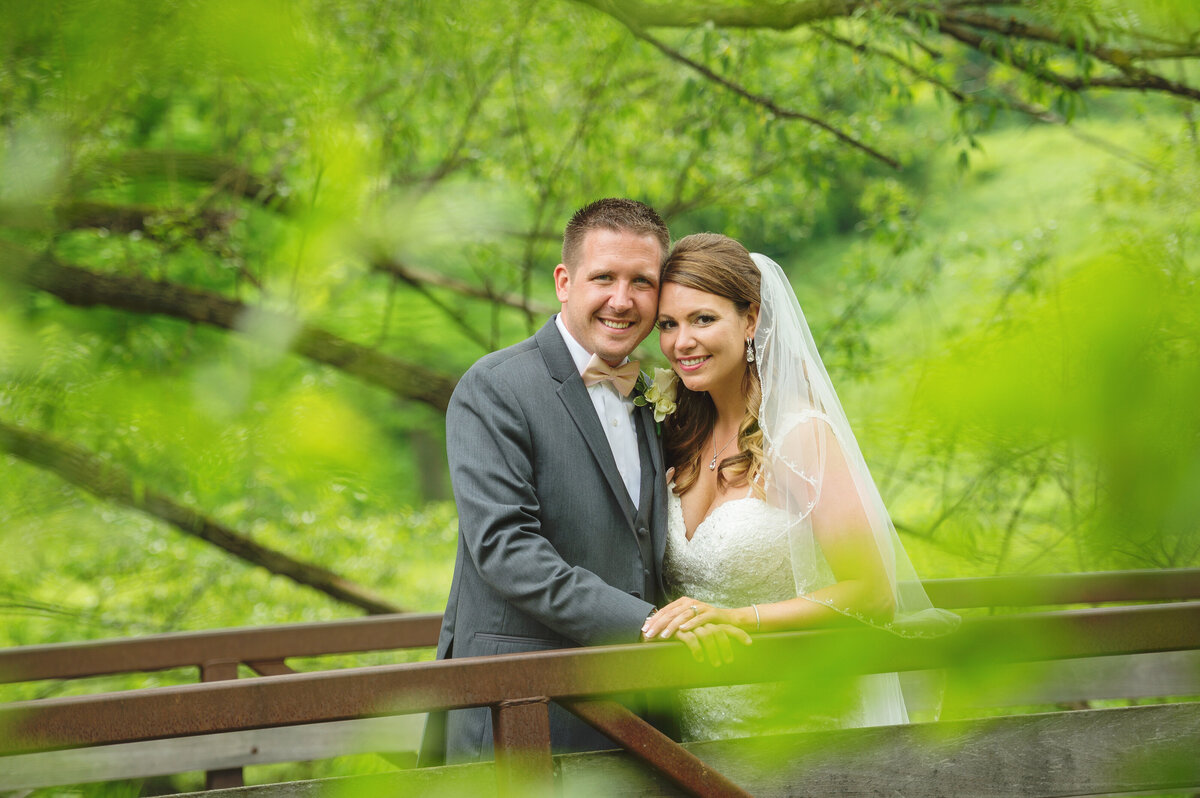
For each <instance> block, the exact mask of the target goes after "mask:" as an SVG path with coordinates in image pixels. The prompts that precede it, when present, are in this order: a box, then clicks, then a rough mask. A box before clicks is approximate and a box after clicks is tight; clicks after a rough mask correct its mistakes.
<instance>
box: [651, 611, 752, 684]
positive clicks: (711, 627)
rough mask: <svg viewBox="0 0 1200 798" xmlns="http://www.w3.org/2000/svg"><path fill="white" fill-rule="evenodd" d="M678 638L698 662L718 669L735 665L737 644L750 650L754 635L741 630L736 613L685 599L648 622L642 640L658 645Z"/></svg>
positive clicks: (660, 612)
mask: <svg viewBox="0 0 1200 798" xmlns="http://www.w3.org/2000/svg"><path fill="white" fill-rule="evenodd" d="M671 638H674V639H676V640H678V641H680V642H681V643H683V644H684V645H686V646H687V647H688V649H689V650H690V651H691V652H692V656H693V657H695V658H696V661H697V662H703V661H704V660H705V659H707V660H708V661H709V663H710V664H712V665H713V666H714V667H715V666H719V665H723V664H726V663H730V662H733V641H737V642H738V643H741V644H742V645H745V646H748V645H750V644H751V643H752V640H751V638H750V635H749V634H748V633H747V632H746V631H745V630H744V629H742V628H741V627H740V626H738V625H737V624H736V622H735V619H734V618H733V617H732V611H731V610H726V609H722V608H720V607H714V606H712V605H710V604H705V603H704V602H702V601H696V600H695V599H691V598H688V597H687V596H684V597H682V598H678V599H676V600H675V601H672V602H671V603H670V604H668V605H667V606H665V607H663V608H662V609H661V610H659V611H658V612H657V613H655V614H654V615H653V616H651V617H650V618H648V619H647V620H646V625H645V626H643V627H642V639H643V640H645V641H647V642H658V641H664V640H670V639H671Z"/></svg>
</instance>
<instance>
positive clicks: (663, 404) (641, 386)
mask: <svg viewBox="0 0 1200 798" xmlns="http://www.w3.org/2000/svg"><path fill="white" fill-rule="evenodd" d="M635 387H636V388H637V391H638V395H637V396H635V397H634V398H633V403H634V404H635V405H637V406H638V407H641V406H643V405H652V406H653V407H654V420H655V421H656V422H658V423H660V424H661V423H662V420H663V419H664V418H666V417H667V416H669V415H671V414H672V413H674V412H675V396H676V392H677V390H678V389H679V378H678V377H676V376H675V372H674V371H671V369H659V368H656V369H655V370H654V378H653V379H652V380H650V382H646V375H644V374H642V375H639V376H638V381H637V385H636V386H635Z"/></svg>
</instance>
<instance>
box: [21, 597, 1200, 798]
mask: <svg viewBox="0 0 1200 798" xmlns="http://www.w3.org/2000/svg"><path fill="white" fill-rule="evenodd" d="M1117 600H1125V599H1124V597H1122V598H1121V599H1117ZM1197 648H1200V602H1187V603H1178V604H1161V605H1151V606H1140V605H1139V606H1124V607H1111V608H1102V609H1084V610H1066V611H1058V612H1041V613H1026V614H1017V615H1001V616H990V617H979V618H970V619H967V620H966V621H965V622H964V624H963V627H962V628H961V629H960V630H959V631H958V632H956V633H954V634H952V635H949V636H946V637H942V638H936V639H930V640H912V639H903V638H898V637H895V636H893V635H890V634H887V633H885V632H880V631H878V630H874V629H868V628H851V629H839V630H825V631H814V632H796V633H788V634H780V635H762V636H760V637H758V638H756V639H755V643H754V645H753V646H752V647H751V649H749V650H748V651H747V652H745V653H744V655H743V656H740V657H739V658H738V660H737V661H736V662H735V663H733V664H732V665H729V666H725V667H723V668H717V669H714V668H710V667H707V666H698V665H696V664H695V663H694V662H693V661H692V660H691V658H690V655H688V653H687V652H686V651H685V650H683V649H682V647H680V646H662V645H633V646H612V647H599V648H588V649H570V650H562V651H548V652H538V653H533V654H520V655H505V656H499V657H487V658H467V659H459V660H451V661H444V662H420V663H411V664H405V665H389V666H375V667H365V668H350V669H344V670H339V671H327V672H319V673H304V674H289V675H281V676H276V677H272V678H269V679H250V680H241V681H229V682H222V683H209V684H199V685H184V686H179V687H162V688H152V689H146V690H130V691H126V692H122V693H117V694H108V695H96V696H81V697H67V698H53V699H46V700H41V701H29V702H19V703H14V704H9V705H7V706H0V728H4V729H6V730H8V732H9V738H8V739H7V740H6V741H4V744H3V746H2V748H3V753H6V754H16V753H22V752H31V751H39V750H50V749H55V748H61V747H72V746H86V745H98V744H107V743H118V742H133V741H138V740H151V739H161V738H168V737H181V736H189V735H197V734H206V733H212V732H219V731H232V730H239V729H255V728H264V727H271V726H282V725H291V724H302V723H314V722H324V721H334V720H342V719H348V718H357V717H365V716H372V715H381V714H392V713H415V712H424V711H428V710H439V709H451V708H464V707H474V706H490V707H492V709H493V713H494V717H495V718H496V721H495V725H494V737H495V743H496V750H497V774H498V776H499V778H500V780H501V784H502V785H508V786H509V787H510V788H512V789H516V786H517V785H519V786H520V789H526V788H528V787H530V785H531V784H532V785H534V786H535V787H537V788H539V789H546V790H549V786H550V783H551V781H552V779H553V770H552V765H551V759H550V749H549V736H548V721H547V714H546V713H547V706H548V702H549V701H551V700H554V701H557V702H559V703H562V704H563V705H564V706H566V707H567V708H568V709H571V710H572V711H575V712H576V713H577V714H579V715H580V716H581V717H583V718H584V720H586V721H587V722H589V723H591V724H593V725H594V726H596V727H597V728H598V729H600V730H601V731H602V732H604V733H605V734H607V735H608V736H610V737H611V738H612V739H613V740H614V741H615V742H616V743H618V744H619V745H620V746H622V747H623V748H625V749H626V750H627V751H629V752H630V753H631V754H633V755H634V756H637V757H640V758H642V759H643V760H644V761H647V762H648V763H650V764H651V765H653V766H654V767H656V768H658V769H660V770H661V771H662V772H663V773H664V774H666V775H667V776H668V777H669V778H671V779H672V780H673V781H675V782H676V783H677V784H679V785H680V786H681V787H683V788H684V789H686V790H688V791H689V792H691V793H693V794H703V795H730V794H741V793H740V791H739V790H738V788H737V786H736V785H733V784H731V783H727V784H722V783H720V782H714V781H713V780H712V779H713V778H714V774H713V773H712V772H711V769H708V768H707V767H706V766H705V765H704V764H703V763H702V762H700V761H699V760H697V759H695V757H694V756H692V755H691V754H690V753H688V752H687V751H686V750H685V749H683V748H682V747H680V746H678V745H676V744H674V743H672V742H671V741H669V740H667V739H666V738H664V737H662V736H661V735H659V734H658V732H656V731H655V730H653V729H652V728H651V727H649V726H648V725H647V724H645V723H644V722H643V721H641V720H640V719H639V718H637V717H636V716H634V715H632V714H631V713H629V712H628V711H627V710H624V709H623V708H622V707H620V706H619V705H616V704H612V703H610V702H608V701H607V700H606V698H605V696H608V695H611V694H617V693H623V692H629V691H638V690H653V689H668V688H679V687H704V686H715V685H723V684H742V683H755V682H763V681H779V680H780V679H781V678H783V677H786V678H790V679H792V678H794V679H797V680H800V681H804V680H812V681H813V683H822V680H823V679H824V678H826V677H828V676H829V670H828V669H829V667H830V663H836V668H837V670H838V671H839V672H847V671H848V670H852V671H853V672H854V673H877V672H890V671H906V670H917V669H928V668H942V667H949V666H961V665H964V664H969V663H973V662H981V661H982V662H986V663H988V664H989V665H993V664H1000V663H1007V662H1027V661H1039V660H1048V659H1061V658H1075V657H1099V656H1109V655H1118V654H1133V653H1139V652H1150V651H1174V650H1185V649H1197ZM780 662H787V663H788V672H787V673H786V674H783V673H781V671H780V668H779V665H778V663H780Z"/></svg>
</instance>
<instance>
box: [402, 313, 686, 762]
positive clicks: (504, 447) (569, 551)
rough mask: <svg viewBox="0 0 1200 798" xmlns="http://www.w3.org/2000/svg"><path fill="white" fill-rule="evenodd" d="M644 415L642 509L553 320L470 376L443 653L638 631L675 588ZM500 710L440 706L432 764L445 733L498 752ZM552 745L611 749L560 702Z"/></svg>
mask: <svg viewBox="0 0 1200 798" xmlns="http://www.w3.org/2000/svg"><path fill="white" fill-rule="evenodd" d="M633 419H634V422H635V423H636V424H640V425H641V427H642V429H641V430H640V436H641V441H640V446H641V453H642V462H643V472H644V473H643V480H642V486H643V490H642V497H641V507H640V511H639V508H636V507H634V506H633V503H632V502H631V501H630V499H629V493H628V491H627V490H626V489H625V486H624V483H623V482H622V481H621V476H620V474H619V472H618V471H617V466H616V462H615V461H614V460H613V455H612V450H611V449H610V448H609V444H608V440H607V438H606V437H605V434H604V430H603V429H602V427H601V425H600V420H599V418H598V417H597V415H596V411H595V408H594V407H593V405H592V401H591V398H590V397H589V396H588V393H587V389H586V388H585V387H584V385H583V380H582V379H581V378H580V376H579V372H578V371H577V370H576V367H575V363H574V361H573V360H572V359H571V354H570V352H569V351H568V350H567V346H566V343H564V342H563V340H562V336H561V334H560V333H559V331H558V329H557V327H556V326H555V324H554V320H553V319H551V320H550V321H549V322H547V323H546V325H545V326H543V327H542V329H541V330H539V331H538V332H537V333H536V334H535V335H534V336H533V337H532V338H529V339H527V340H525V341H522V342H521V343H519V344H516V345H514V346H511V347H509V348H507V349H504V350H501V351H499V352H494V353H492V354H490V355H487V356H486V357H484V358H482V359H481V360H479V361H478V362H477V363H476V364H475V365H474V366H472V367H471V369H470V370H469V371H468V372H467V373H466V374H465V375H464V376H463V378H462V380H460V381H459V383H458V387H457V388H456V389H455V391H454V396H453V397H452V398H451V400H450V407H449V410H448V411H447V414H446V438H447V450H448V454H449V462H450V475H451V481H452V482H453V485H454V498H455V501H456V503H457V505H458V517H459V533H458V534H459V538H458V554H457V558H456V561H455V565H454V580H453V583H452V585H451V588H450V598H449V601H448V602H447V605H446V613H445V616H444V618H443V620H442V629H441V635H440V637H439V640H438V651H437V656H438V659H443V658H447V657H472V656H483V655H490V654H505V653H512V652H530V651H537V650H543V649H553V648H566V647H571V646H577V645H594V644H605V643H633V642H636V641H637V640H638V636H639V634H640V630H641V625H642V622H643V621H644V620H645V618H646V616H647V614H648V613H649V612H650V611H651V609H652V608H653V606H654V602H656V601H659V600H660V599H661V598H662V596H663V595H664V593H665V591H664V590H663V585H662V577H661V573H660V565H661V563H662V555H663V548H664V546H665V543H666V535H665V525H666V483H665V480H664V476H663V458H662V451H661V447H660V444H659V441H658V438H657V436H656V435H655V430H654V419H653V416H652V414H651V413H650V412H649V408H647V407H641V408H637V410H635V411H634V415H633ZM647 465H649V473H645V472H646V471H647ZM490 715H491V713H490V710H489V709H487V708H486V707H485V708H480V709H474V710H459V711H454V712H451V713H449V718H446V717H445V715H444V714H442V715H438V714H435V715H431V717H430V721H429V723H428V725H427V727H426V739H425V741H424V742H423V744H422V752H421V763H422V764H438V763H439V760H440V757H439V756H438V748H439V747H441V745H442V744H445V746H446V748H445V752H446V753H445V756H446V761H449V762H456V761H470V760H474V759H478V758H481V757H487V756H490V754H491V750H492V740H491V737H492V735H491V717H490ZM442 723H445V729H444V730H443V729H442V728H439V727H440V725H441V724H442ZM551 742H552V745H553V746H554V748H555V749H556V750H559V751H566V750H589V749H595V748H607V747H611V743H608V742H607V741H606V740H605V738H603V737H601V736H600V735H598V734H597V733H596V732H594V731H593V730H592V729H591V728H590V727H587V726H586V725H584V724H583V723H581V722H579V721H578V720H576V719H575V718H574V716H571V715H570V714H569V713H568V712H566V710H563V709H561V708H560V707H557V706H556V705H551Z"/></svg>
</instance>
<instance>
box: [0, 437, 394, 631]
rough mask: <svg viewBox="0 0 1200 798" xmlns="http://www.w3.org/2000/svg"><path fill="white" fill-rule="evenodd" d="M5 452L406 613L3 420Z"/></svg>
mask: <svg viewBox="0 0 1200 798" xmlns="http://www.w3.org/2000/svg"><path fill="white" fill-rule="evenodd" d="M0 449H2V450H4V451H6V452H8V453H9V454H11V455H13V456H14V457H19V458H20V459H22V460H24V461H26V462H28V463H30V464H32V465H35V466H38V467H40V468H43V469H45V470H47V471H50V472H51V473H54V474H57V475H58V476H59V477H61V478H62V479H64V480H66V481H67V482H69V483H71V484H72V485H75V486H76V487H78V488H81V489H83V490H85V491H87V492H88V493H91V494H92V495H94V496H97V497H99V498H101V499H107V500H110V501H114V502H116V503H117V504H122V505H124V506H126V507H130V508H132V509H134V510H138V511H140V512H143V513H146V514H147V515H150V516H152V517H154V518H157V519H159V520H161V521H165V522H166V523H168V524H170V525H171V526H173V527H175V528H176V529H178V530H179V531H181V532H183V533H184V534H186V535H191V536H192V537H195V538H199V539H200V540H203V541H205V542H206V543H211V544H212V545H214V546H216V547H217V548H219V549H221V550H223V551H225V552H227V553H229V554H232V555H233V556H235V557H237V558H238V559H240V560H244V561H245V562H247V563H250V564H251V565H257V566H259V567H260V568H265V569H266V570H267V571H269V572H271V573H273V574H276V575H278V576H284V577H287V578H288V579H291V580H292V581H293V582H295V583H297V584H299V585H304V586H305V587H310V588H313V589H314V590H317V591H320V592H321V593H324V594H325V595H327V596H329V597H331V598H333V599H336V600H337V601H341V602H344V603H346V604H350V605H353V606H355V607H359V608H361V609H364V610H366V611H367V612H368V613H371V614H373V615H378V614H384V613H390V612H403V611H404V610H403V609H402V608H401V607H398V606H396V605H395V604H392V603H390V602H388V601H386V600H385V599H383V598H381V597H379V596H377V595H375V594H374V593H372V592H371V591H370V590H368V589H367V588H365V587H363V586H362V585H359V584H356V583H354V582H351V581H349V580H347V579H344V578H342V577H341V576H338V575H337V574H335V573H334V572H332V571H330V570H328V569H326V568H322V567H321V566H319V565H314V564H313V563H307V562H304V561H302V560H297V559H296V558H294V557H291V556H290V555H287V554H284V553H283V552H280V551H275V550H274V549H271V548H268V547H266V546H263V545H262V544H260V543H256V542H254V541H253V540H251V539H250V538H248V537H247V536H245V535H243V534H241V533H239V532H237V531H235V530H233V529H231V528H230V527H228V526H225V525H224V524H222V523H220V522H218V521H216V520H214V519H212V518H210V517H208V516H206V515H204V514H203V513H201V512H199V511H197V510H194V509H192V508H190V507H186V506H184V505H182V504H180V503H179V502H177V501H175V500H174V499H172V498H171V497H169V496H167V495H166V494H164V493H160V492H158V491H156V490H153V489H151V488H147V487H146V486H145V485H144V484H143V483H142V481H141V480H140V479H136V478H134V477H133V476H132V475H131V474H129V472H127V471H125V470H124V469H123V468H120V467H119V466H115V465H113V464H112V463H111V462H108V461H106V460H104V459H102V458H101V457H99V456H97V455H95V454H93V453H92V452H89V451H88V450H86V449H84V448H82V447H79V446H76V445H74V444H71V443H66V442H64V441H59V440H55V439H54V438H51V437H50V436H48V435H45V434H43V433H40V432H35V431H33V430H29V429H24V428H22V427H19V426H16V425H13V424H8V423H6V422H4V421H0Z"/></svg>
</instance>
